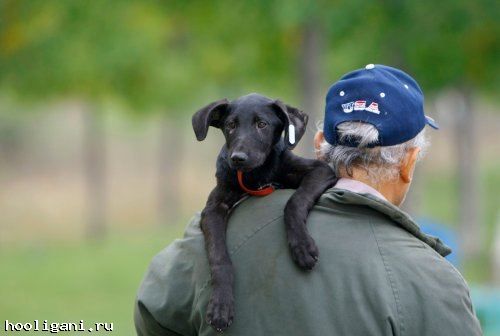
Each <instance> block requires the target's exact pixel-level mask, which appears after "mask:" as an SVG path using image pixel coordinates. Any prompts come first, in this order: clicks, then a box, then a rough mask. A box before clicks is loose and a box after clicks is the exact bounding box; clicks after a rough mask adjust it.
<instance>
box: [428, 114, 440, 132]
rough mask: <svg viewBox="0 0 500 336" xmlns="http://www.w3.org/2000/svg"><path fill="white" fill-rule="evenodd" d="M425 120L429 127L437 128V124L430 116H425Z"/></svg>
mask: <svg viewBox="0 0 500 336" xmlns="http://www.w3.org/2000/svg"><path fill="white" fill-rule="evenodd" d="M425 121H426V122H427V125H429V126H430V127H432V128H434V129H439V125H438V124H437V122H436V121H435V120H434V119H432V118H431V117H429V116H425Z"/></svg>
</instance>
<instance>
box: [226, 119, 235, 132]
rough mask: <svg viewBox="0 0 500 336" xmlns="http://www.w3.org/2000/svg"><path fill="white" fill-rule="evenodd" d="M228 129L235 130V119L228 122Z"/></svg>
mask: <svg viewBox="0 0 500 336" xmlns="http://www.w3.org/2000/svg"><path fill="white" fill-rule="evenodd" d="M226 127H227V129H228V130H233V129H235V128H236V123H235V122H234V121H230V122H228V123H227V124H226Z"/></svg>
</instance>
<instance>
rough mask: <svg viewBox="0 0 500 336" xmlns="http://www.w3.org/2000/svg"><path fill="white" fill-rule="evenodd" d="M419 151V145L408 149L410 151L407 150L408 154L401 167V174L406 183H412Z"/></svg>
mask: <svg viewBox="0 0 500 336" xmlns="http://www.w3.org/2000/svg"><path fill="white" fill-rule="evenodd" d="M419 152H420V148H419V147H413V148H410V149H408V152H406V155H405V157H404V159H403V161H402V162H401V165H400V167H399V176H400V178H401V179H402V180H403V182H405V183H410V182H411V180H412V179H413V172H414V170H415V164H416V163H417V159H418V153H419Z"/></svg>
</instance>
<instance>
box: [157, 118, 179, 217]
mask: <svg viewBox="0 0 500 336" xmlns="http://www.w3.org/2000/svg"><path fill="white" fill-rule="evenodd" d="M182 144H183V141H182V132H180V131H179V125H177V124H176V122H175V121H173V120H171V119H168V118H167V117H166V116H163V117H162V119H161V128H160V135H159V143H158V147H159V150H158V224H159V225H161V226H163V225H175V224H176V223H177V222H178V220H179V219H180V205H181V202H180V199H179V195H180V184H179V169H180V162H181V160H180V158H181V157H182V150H183V149H182Z"/></svg>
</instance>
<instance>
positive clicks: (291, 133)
mask: <svg viewBox="0 0 500 336" xmlns="http://www.w3.org/2000/svg"><path fill="white" fill-rule="evenodd" d="M288 142H289V143H290V145H295V126H293V125H288Z"/></svg>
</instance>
